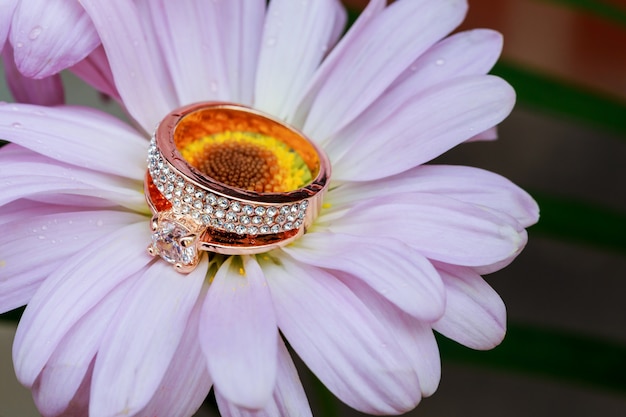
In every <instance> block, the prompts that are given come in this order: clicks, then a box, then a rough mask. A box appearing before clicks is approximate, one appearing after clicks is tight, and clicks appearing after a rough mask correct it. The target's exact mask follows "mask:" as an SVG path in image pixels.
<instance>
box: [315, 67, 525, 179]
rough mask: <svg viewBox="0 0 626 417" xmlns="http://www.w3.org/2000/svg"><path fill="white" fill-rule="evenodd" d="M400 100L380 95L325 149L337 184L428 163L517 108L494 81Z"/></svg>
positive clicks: (455, 84) (469, 80)
mask: <svg viewBox="0 0 626 417" xmlns="http://www.w3.org/2000/svg"><path fill="white" fill-rule="evenodd" d="M404 96H405V94H400V95H394V94H389V95H386V96H384V97H383V98H381V99H380V100H378V101H377V102H376V103H374V105H372V106H371V107H370V108H369V109H367V111H365V112H364V113H363V114H362V115H361V116H360V117H359V118H358V119H357V120H356V121H355V122H354V123H353V124H351V125H350V126H348V127H347V128H346V129H344V130H343V131H342V132H341V133H340V134H338V135H337V136H336V137H335V138H334V139H333V140H332V141H331V142H330V143H329V144H328V146H327V147H326V150H327V152H328V154H329V156H330V157H331V159H332V160H333V177H334V179H335V180H339V181H341V180H351V181H366V180H373V179H378V178H383V177H386V176H390V175H394V174H397V173H400V172H402V171H405V170H407V169H410V168H413V167H415V166H417V165H420V164H423V163H425V162H428V161H430V160H431V159H433V158H435V157H437V156H439V155H441V154H442V153H444V152H446V151H447V150H449V149H450V148H452V147H454V146H456V145H458V144H459V143H462V142H464V141H466V140H467V139H469V138H471V137H472V136H474V135H475V134H477V133H479V132H482V131H484V130H486V129H488V128H490V127H492V126H494V125H496V124H498V123H500V122H501V121H502V120H504V118H505V117H506V116H508V114H509V113H510V112H511V110H512V109H513V105H514V103H515V92H514V91H513V89H512V88H511V86H510V85H509V84H507V83H506V82H505V81H504V80H502V79H500V78H498V77H494V76H473V77H464V78H458V79H454V80H451V81H449V82H446V83H443V84H439V85H437V86H435V87H432V88H429V89H427V90H425V91H423V92H422V93H418V94H417V95H415V96H413V97H412V98H411V99H410V100H408V101H406V100H404V99H405V97H404ZM399 99H400V100H399ZM364 161H367V163H364Z"/></svg>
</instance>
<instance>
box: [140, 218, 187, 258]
mask: <svg viewBox="0 0 626 417" xmlns="http://www.w3.org/2000/svg"><path fill="white" fill-rule="evenodd" d="M196 241H197V235H196V234H195V233H193V232H192V231H191V230H190V229H189V228H187V227H186V226H185V225H183V224H181V223H179V222H178V221H176V220H174V219H169V218H167V217H165V218H164V219H162V220H159V221H158V225H157V227H156V230H154V232H153V233H152V246H151V250H152V252H153V253H154V254H155V255H159V256H160V257H161V258H162V259H163V260H165V261H166V262H168V263H170V264H173V265H176V264H180V265H183V266H193V265H195V264H196V263H197V262H198V250H197V247H196V244H195V243H196Z"/></svg>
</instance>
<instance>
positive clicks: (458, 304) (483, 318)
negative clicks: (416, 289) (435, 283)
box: [434, 264, 506, 350]
mask: <svg viewBox="0 0 626 417" xmlns="http://www.w3.org/2000/svg"><path fill="white" fill-rule="evenodd" d="M437 270H438V271H439V273H440V274H441V277H442V278H443V281H444V283H445V285H446V297H447V300H448V303H447V305H446V312H445V314H444V315H443V317H442V318H441V319H440V320H439V321H437V323H435V324H434V329H435V330H437V331H438V332H439V333H441V334H443V335H444V336H446V337H448V338H450V339H453V340H455V341H457V342H459V343H461V344H463V345H465V346H468V347H470V348H472V349H484V350H486V349H491V348H493V347H495V346H497V345H498V344H500V342H501V341H502V339H504V335H505V333H506V307H505V306H504V302H502V299H501V298H500V296H499V295H498V293H497V292H495V291H494V290H493V288H491V287H490V286H489V284H487V282H485V280H484V279H483V278H482V277H481V276H480V275H478V274H477V273H476V272H474V271H472V270H471V269H470V268H463V267H458V266H454V265H444V264H438V265H437Z"/></svg>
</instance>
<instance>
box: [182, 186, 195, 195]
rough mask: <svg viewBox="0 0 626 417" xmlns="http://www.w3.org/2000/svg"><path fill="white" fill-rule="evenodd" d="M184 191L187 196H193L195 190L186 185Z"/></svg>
mask: <svg viewBox="0 0 626 417" xmlns="http://www.w3.org/2000/svg"><path fill="white" fill-rule="evenodd" d="M185 191H187V194H193V193H194V192H195V191H196V189H195V188H194V186H193V185H192V184H187V185H186V186H185Z"/></svg>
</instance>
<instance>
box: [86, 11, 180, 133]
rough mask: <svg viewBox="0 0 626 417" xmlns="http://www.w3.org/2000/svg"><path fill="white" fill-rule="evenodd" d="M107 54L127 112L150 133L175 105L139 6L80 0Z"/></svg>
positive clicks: (166, 76)
mask: <svg viewBox="0 0 626 417" xmlns="http://www.w3.org/2000/svg"><path fill="white" fill-rule="evenodd" d="M81 3H82V5H83V7H84V8H85V10H86V12H87V14H89V16H90V17H91V19H92V21H93V23H94V25H95V27H96V30H97V31H98V34H99V35H100V38H101V39H102V45H103V46H104V49H105V51H106V53H107V57H108V59H109V63H110V64H111V70H112V72H113V76H114V77H115V84H116V86H117V89H118V91H119V93H120V96H121V97H122V100H123V101H124V104H125V105H126V108H127V109H128V112H129V113H130V115H131V116H132V117H133V118H135V120H137V121H138V122H139V124H140V125H141V126H142V127H143V128H144V129H145V130H146V132H152V130H153V129H154V127H155V126H156V124H157V123H158V122H160V121H161V119H162V118H163V117H165V115H167V114H168V113H169V112H170V110H172V109H174V108H176V107H178V105H177V104H178V103H177V102H176V99H175V97H174V96H173V94H172V89H171V82H172V80H171V79H170V78H169V75H168V74H167V73H166V72H165V69H164V68H163V62H162V61H161V57H160V56H159V55H158V54H157V51H155V49H156V47H155V45H154V44H151V42H154V41H155V36H154V34H153V33H151V32H150V31H149V30H147V29H146V27H144V26H143V22H142V21H141V17H140V14H139V11H138V9H137V8H138V7H141V6H142V4H135V3H134V2H130V1H125V0H109V1H106V2H103V1H100V0H81Z"/></svg>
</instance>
